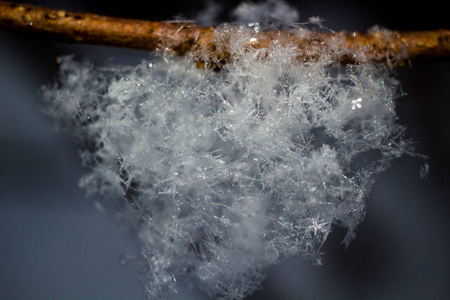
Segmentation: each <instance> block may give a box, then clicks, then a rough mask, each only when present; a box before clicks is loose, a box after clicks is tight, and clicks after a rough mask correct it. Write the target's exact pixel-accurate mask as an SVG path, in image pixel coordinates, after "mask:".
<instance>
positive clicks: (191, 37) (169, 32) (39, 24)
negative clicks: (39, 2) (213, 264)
mask: <svg viewBox="0 0 450 300" xmlns="http://www.w3.org/2000/svg"><path fill="white" fill-rule="evenodd" d="M0 30H4V31H10V32H17V33H24V34H28V35H33V36H39V37H44V38H48V39H51V40H57V41H62V42H70V43H85V44H95V45H105V46H116V47H124V48H130V49H141V50H149V51H154V50H158V49H162V50H167V51H173V52H174V53H176V54H179V55H186V54H188V53H202V55H201V56H199V55H197V60H198V61H199V63H200V64H203V63H207V62H211V63H217V62H221V63H222V62H226V61H227V60H228V59H229V58H230V54H229V52H228V51H227V49H226V43H219V42H218V41H219V39H220V40H221V41H223V39H224V36H223V34H224V31H221V32H222V33H221V34H222V36H220V37H218V35H217V34H216V28H214V27H201V26H197V25H196V24H195V23H193V22H152V21H143V20H134V19H123V18H115V17H106V16H99V15H96V14H92V13H76V12H68V11H65V10H55V9H49V8H43V7H38V6H33V5H26V4H17V3H10V2H2V1H0ZM304 33H305V34H301V35H299V34H293V32H290V31H279V30H268V31H261V32H258V33H255V35H256V37H255V38H252V39H251V40H249V43H248V45H246V46H248V47H252V48H256V49H268V48H270V46H271V45H273V44H274V43H277V44H281V45H289V46H294V47H298V50H299V52H298V53H299V54H298V60H299V61H300V62H308V61H311V60H314V59H316V58H317V57H316V56H317V51H312V50H313V49H316V50H317V49H320V48H323V49H327V51H330V49H331V51H334V52H335V53H339V55H337V56H336V57H337V61H336V63H343V64H346V63H356V62H359V61H361V60H363V61H374V62H386V61H388V62H390V63H393V65H401V64H403V63H404V62H405V61H408V60H413V59H443V58H444V59H448V58H449V57H450V30H446V29H441V30H436V31H415V32H399V31H389V30H379V31H372V32H368V33H360V32H353V33H348V32H337V33H323V32H318V31H308V30H306V29H305V31H304ZM336 38H341V39H343V40H344V41H345V42H344V43H341V44H340V46H339V47H338V49H336V48H333V47H336V46H333V47H332V46H330V45H332V43H333V40H335V39H336ZM225 39H226V37H225ZM333 45H335V44H333ZM361 53H362V54H363V58H361ZM200 57H201V58H200ZM194 58H195V57H194Z"/></svg>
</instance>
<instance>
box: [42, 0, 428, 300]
mask: <svg viewBox="0 0 450 300" xmlns="http://www.w3.org/2000/svg"><path fill="white" fill-rule="evenodd" d="M269 3H272V1H269ZM277 3H278V2H277ZM280 5H281V4H280ZM252 9H253V8H252ZM237 14H244V13H243V12H242V11H241V12H240V10H238V13H237ZM289 18H291V17H289V15H288V19H289ZM292 18H293V17H292ZM292 18H291V19H289V20H290V21H292ZM319 21H320V22H321V20H319ZM319 21H318V22H319ZM223 32H226V34H228V35H229V34H232V37H233V38H231V39H228V38H227V39H224V43H229V44H227V46H228V47H227V48H228V49H229V51H230V53H231V57H232V59H231V60H230V62H229V63H228V64H227V65H225V66H224V69H223V70H222V71H221V72H220V73H217V72H213V71H209V70H200V69H198V68H197V67H196V65H195V63H193V62H192V61H191V60H190V59H189V58H179V57H173V56H171V55H169V54H159V55H156V56H154V57H153V58H152V59H151V60H149V61H143V62H142V63H141V64H140V65H138V66H103V67H97V66H93V65H91V64H90V63H86V62H84V63H80V62H77V61H75V60H74V59H73V58H72V57H65V58H63V59H61V72H60V77H59V81H58V82H59V83H58V84H55V85H54V86H53V87H51V86H50V87H47V88H46V89H43V91H42V93H43V99H44V102H45V103H46V106H47V111H48V113H49V114H50V115H51V116H53V117H54V118H55V119H56V121H57V124H58V125H59V126H60V127H61V128H64V129H66V130H67V131H69V132H70V133H71V134H72V135H73V136H74V137H75V138H76V139H77V141H78V143H79V144H80V148H81V150H80V156H81V159H82V163H83V165H84V166H85V167H86V174H85V175H84V176H83V178H82V179H81V180H80V185H81V186H82V187H84V188H85V189H86V190H87V191H88V192H90V193H98V194H100V195H102V199H103V200H102V201H101V203H100V205H101V206H100V207H101V208H102V209H103V210H105V211H106V212H107V213H109V214H110V215H111V216H112V217H114V218H115V219H117V220H119V221H120V222H122V223H123V224H125V225H126V226H128V227H129V228H130V229H131V230H133V232H135V233H136V235H137V236H138V237H139V238H140V240H141V241H142V251H141V253H140V255H139V259H138V260H137V262H136V263H137V264H139V266H140V267H139V268H140V270H141V272H142V273H143V282H144V285H145V288H146V291H147V293H148V296H149V297H150V298H152V299H161V298H164V297H166V296H167V294H168V293H171V292H175V291H176V288H177V283H176V282H177V281H179V280H190V281H192V282H194V283H196V284H197V285H198V286H199V287H201V288H202V289H204V290H205V291H207V292H208V293H210V294H211V295H214V296H215V297H217V298H224V299H241V298H243V297H245V296H246V295H248V294H250V293H252V292H253V291H254V290H255V289H257V288H258V287H259V285H260V283H261V281H262V280H263V279H264V276H265V272H266V269H267V268H268V267H270V266H271V265H274V264H276V263H277V262H279V261H280V260H283V259H285V258H287V257H289V256H293V255H300V256H302V257H304V258H305V259H308V260H310V261H312V262H313V263H317V264H320V263H321V247H322V245H323V244H324V242H325V240H326V238H327V236H328V234H329V232H330V230H331V227H332V226H333V225H334V224H339V225H341V226H345V227H347V228H348V235H347V237H346V239H345V240H344V242H345V243H346V244H348V242H349V241H350V240H351V238H352V237H353V236H354V232H355V229H356V227H357V225H358V224H359V223H360V222H361V220H362V219H363V217H364V214H365V208H366V205H365V200H366V199H367V197H368V196H369V194H370V191H371V188H372V185H373V183H374V180H375V178H376V175H377V174H379V173H380V172H382V171H384V170H385V169H386V168H387V167H388V166H389V164H390V162H391V161H392V159H394V158H396V157H399V156H400V155H401V154H403V153H411V149H410V144H409V142H408V141H405V140H404V139H403V138H402V136H403V133H404V128H402V127H401V126H399V125H397V124H396V123H395V120H396V114H395V107H394V102H393V100H394V99H395V98H396V97H398V96H399V95H401V94H400V92H399V88H398V83H397V81H396V80H395V79H394V78H393V77H392V76H391V75H390V74H389V70H388V69H387V68H386V67H379V66H378V67H377V66H374V65H371V64H368V63H361V64H359V65H350V66H347V67H338V66H332V65H330V61H332V57H331V56H332V55H338V53H336V52H333V51H329V50H330V49H321V51H322V52H320V53H316V54H318V59H317V61H316V62H313V63H308V64H299V63H297V62H296V51H295V50H294V48H292V47H289V46H280V45H276V44H275V45H274V46H273V47H272V48H271V49H270V52H269V54H268V55H260V52H258V51H260V50H257V49H251V48H248V47H247V48H243V46H242V45H246V44H247V43H248V41H249V40H250V39H252V38H257V36H256V35H255V34H257V33H256V32H255V31H254V30H253V29H251V28H249V27H247V26H243V27H239V28H237V29H235V32H234V31H233V29H232V27H231V26H227V25H226V26H223V27H221V28H219V29H218V31H217V33H216V34H217V35H218V36H220V35H221V34H222V33H223ZM292 34H304V33H302V29H301V28H297V29H293V30H292ZM343 42H344V41H340V40H336V43H343ZM331 47H332V46H331ZM424 168H425V169H424V172H423V173H426V172H427V171H428V167H427V166H426V167H424Z"/></svg>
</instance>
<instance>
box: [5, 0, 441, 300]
mask: <svg viewBox="0 0 450 300" xmlns="http://www.w3.org/2000/svg"><path fill="white" fill-rule="evenodd" d="M223 2H224V3H223V4H222V6H223V8H224V12H223V13H222V14H221V17H224V16H225V15H226V11H229V10H230V9H231V8H232V7H234V6H235V4H236V3H237V2H238V1H227V2H225V1H223ZM29 3H35V4H40V5H46V6H51V7H54V8H62V9H68V10H75V11H91V12H95V13H100V14H107V15H114V16H122V17H134V18H146V19H152V20H166V19H173V17H174V16H180V15H184V16H185V17H187V18H193V17H195V15H196V13H197V12H198V10H200V9H201V8H202V7H203V3H202V2H201V1H184V2H183V1H166V2H163V3H158V4H155V3H151V1H147V2H146V3H145V4H143V3H141V1H135V0H128V1H121V2H113V1H103V2H102V1H82V2H81V1H50V0H48V1H33V2H31V1H29ZM291 3H292V5H294V6H295V7H297V9H298V10H299V11H300V12H301V13H302V14H301V21H306V20H307V18H308V17H309V16H317V15H320V16H321V17H323V18H324V19H326V20H327V22H326V26H328V27H329V28H332V29H334V30H341V29H345V30H349V31H353V30H362V31H365V30H366V29H367V28H369V27H371V26H373V25H375V24H379V25H381V26H384V27H387V28H390V29H401V30H417V29H437V28H443V27H446V28H450V26H449V25H450V24H449V23H448V21H447V20H448V17H447V16H446V9H445V8H444V7H440V6H439V2H438V1H427V2H425V3H421V4H420V5H417V4H413V3H412V2H404V3H402V2H399V1H372V4H370V5H364V4H362V3H359V2H355V1H335V2H331V1H329V2H324V1H305V2H303V3H302V2H300V1H298V2H293V1H291ZM72 53H74V54H76V56H77V57H80V58H82V57H89V58H91V59H92V60H94V61H96V62H97V63H103V62H106V61H108V60H110V59H111V58H113V59H114V60H113V61H114V62H115V63H126V64H133V63H137V62H139V61H140V60H141V59H144V58H146V57H148V54H147V53H145V52H142V51H131V50H122V49H112V48H105V47H96V46H80V45H68V44H57V43H53V42H48V41H41V40H35V39H32V38H24V37H19V36H16V35H13V34H8V33H0V299H5V300H6V299H9V300H16V299H17V300H18V299H20V300H28V299H48V300H51V299H55V300H56V299H58V300H60V299H97V300H103V299H107V300H116V299H136V300H138V299H139V300H143V299H145V297H144V295H143V290H142V288H141V286H140V284H139V283H138V279H137V278H138V275H137V273H135V272H134V271H133V270H128V269H127V268H125V267H123V266H122V265H121V256H122V255H123V254H124V253H126V252H127V251H128V250H130V251H133V250H134V249H135V247H136V245H135V243H134V241H133V240H132V239H131V238H130V237H128V235H127V234H126V233H125V232H124V231H123V230H121V229H120V228H119V227H118V226H117V225H116V224H114V223H113V222H112V221H111V220H110V219H109V218H108V217H107V216H105V215H103V214H101V213H100V212H98V211H97V210H96V209H95V207H94V205H93V203H94V199H92V198H91V199H89V198H87V197H86V196H85V194H84V191H82V190H80V189H78V186H77V180H78V178H79V177H80V175H81V173H82V170H81V167H80V164H79V160H78V157H77V150H76V147H75V146H74V144H72V143H71V141H70V139H69V138H68V137H67V136H64V135H62V134H60V133H58V132H56V131H54V130H53V128H52V125H51V122H50V120H49V119H48V118H47V117H46V116H45V115H44V114H43V113H42V111H41V109H40V107H39V90H40V88H41V85H42V84H46V83H48V82H50V81H51V80H52V79H53V78H54V76H55V74H56V72H57V64H56V61H55V59H56V57H57V56H60V55H63V54H72ZM449 67H450V64H449V62H448V61H447V62H444V61H442V62H427V63H420V62H417V63H413V65H412V67H403V68H399V69H397V70H396V73H397V76H398V78H399V79H400V80H401V82H402V86H403V90H404V91H405V92H406V93H407V94H408V95H407V96H404V97H402V98H400V99H399V100H398V101H397V103H398V114H399V122H400V123H401V124H404V125H407V126H408V131H407V136H409V137H412V138H413V139H414V140H415V141H416V142H417V151H418V152H420V153H423V154H426V155H428V156H430V158H431V159H430V161H429V162H430V175H429V178H428V179H420V176H419V170H420V167H421V165H422V163H423V161H422V160H420V159H414V158H411V157H404V158H401V159H398V160H397V161H395V162H394V164H393V166H392V167H391V169H389V171H388V172H386V173H385V174H383V175H382V176H381V177H380V178H379V179H378V183H377V184H376V186H375V189H374V191H373V197H372V199H371V200H370V201H369V202H368V210H367V215H366V218H365V220H364V221H363V223H362V224H361V225H360V227H359V230H358V232H357V238H356V239H355V240H354V241H353V242H352V243H351V244H350V247H349V248H348V249H347V250H345V248H344V246H342V245H341V244H340V241H341V240H342V238H343V236H344V234H345V232H344V231H343V230H341V229H339V228H336V229H335V230H334V232H333V233H332V234H331V236H330V237H329V240H328V241H327V243H326V245H325V247H324V252H326V253H325V255H324V262H325V265H324V266H321V267H315V266H312V265H310V264H309V263H308V262H305V261H302V260H301V259H296V258H292V259H289V260H288V261H285V262H284V263H282V264H280V265H278V266H276V267H273V268H272V269H270V273H269V277H268V278H267V280H266V281H265V282H264V288H263V290H262V291H259V292H257V293H256V294H255V295H253V296H252V297H251V299H281V300H284V299H450V287H449V286H448V283H450V257H449V253H450V235H449V234H450V218H449V217H450V205H449V199H450V196H449V195H448V191H449V185H450V158H449V154H450V68H449ZM202 297H205V296H203V295H201V293H199V292H198V291H196V290H195V289H192V288H189V287H188V286H183V287H182V289H181V291H180V293H179V294H178V295H177V296H175V297H174V298H173V299H205V298H202Z"/></svg>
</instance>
